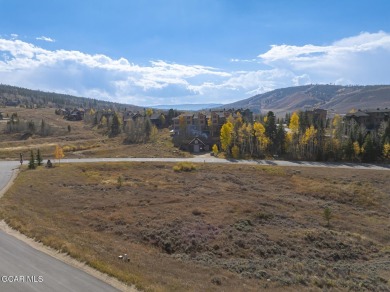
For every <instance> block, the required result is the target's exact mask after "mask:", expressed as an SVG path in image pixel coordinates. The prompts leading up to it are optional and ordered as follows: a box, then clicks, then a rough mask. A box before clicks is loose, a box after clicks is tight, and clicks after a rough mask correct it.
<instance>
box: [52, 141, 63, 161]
mask: <svg viewBox="0 0 390 292" xmlns="http://www.w3.org/2000/svg"><path fill="white" fill-rule="evenodd" d="M64 157H65V154H64V151H63V149H62V148H61V146H59V145H56V149H55V151H54V158H55V159H57V160H58V161H59V163H61V159H62V158H64Z"/></svg>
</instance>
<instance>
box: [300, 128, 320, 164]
mask: <svg viewBox="0 0 390 292" xmlns="http://www.w3.org/2000/svg"><path fill="white" fill-rule="evenodd" d="M316 134H317V130H316V129H315V128H314V126H310V127H309V128H307V129H306V131H305V133H304V135H303V136H302V139H301V144H302V148H303V149H302V150H303V153H302V154H303V155H307V154H308V155H307V156H309V157H310V158H312V157H313V155H314V149H315V145H316Z"/></svg>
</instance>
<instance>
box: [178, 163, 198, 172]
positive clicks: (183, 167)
mask: <svg viewBox="0 0 390 292" xmlns="http://www.w3.org/2000/svg"><path fill="white" fill-rule="evenodd" d="M173 170H174V171H176V172H181V171H187V172H190V171H193V170H196V166H195V164H193V163H190V162H180V163H178V164H176V165H175V166H174V167H173Z"/></svg>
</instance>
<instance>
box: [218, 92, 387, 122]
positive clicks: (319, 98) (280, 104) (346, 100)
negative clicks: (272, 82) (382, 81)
mask: <svg viewBox="0 0 390 292" xmlns="http://www.w3.org/2000/svg"><path fill="white" fill-rule="evenodd" d="M386 107H387V108H390V85H369V86H341V85H305V86H297V87H288V88H282V89H276V90H273V91H270V92H267V93H263V94H258V95H255V96H252V97H250V98H247V99H244V100H240V101H237V102H234V103H230V104H225V105H223V108H225V109H230V108H236V109H238V108H249V109H250V110H252V111H253V112H255V113H260V112H261V113H267V112H268V111H273V112H274V113H275V114H279V115H282V114H284V113H286V112H294V111H297V110H305V109H310V108H322V109H327V110H334V111H335V112H336V113H347V112H349V111H350V110H351V109H367V108H386Z"/></svg>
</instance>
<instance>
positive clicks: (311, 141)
mask: <svg viewBox="0 0 390 292" xmlns="http://www.w3.org/2000/svg"><path fill="white" fill-rule="evenodd" d="M283 123H285V125H286V126H287V127H286V128H285V126H283ZM218 150H221V151H223V152H224V153H225V154H226V156H228V157H233V158H240V157H241V158H249V157H250V158H252V157H255V158H266V157H267V156H271V155H273V156H279V157H283V158H285V159H295V160H317V161H342V160H343V161H355V162H375V161H378V160H387V159H389V158H390V125H389V121H383V122H382V123H381V125H380V127H379V128H378V129H370V130H368V129H367V128H366V127H365V126H363V125H359V124H357V123H356V121H355V120H353V119H351V120H343V119H342V117H341V116H339V115H337V114H336V115H334V117H333V118H332V119H328V120H327V121H326V122H325V123H324V122H323V120H322V119H316V120H313V119H312V120H310V119H309V117H308V115H307V114H306V113H305V112H299V113H296V112H294V113H293V114H291V115H290V114H287V115H286V117H285V119H278V122H277V120H276V117H275V115H274V113H273V112H272V111H270V112H268V113H267V115H266V116H265V117H263V118H262V119H260V120H259V121H255V122H254V123H247V122H243V120H242V118H241V116H240V115H239V114H238V115H237V118H233V117H229V118H228V119H227V121H226V123H225V124H224V125H223V126H222V128H221V131H220V143H219V148H218V149H217V146H216V145H215V146H214V147H213V152H215V153H217V152H218Z"/></svg>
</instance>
